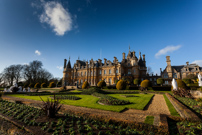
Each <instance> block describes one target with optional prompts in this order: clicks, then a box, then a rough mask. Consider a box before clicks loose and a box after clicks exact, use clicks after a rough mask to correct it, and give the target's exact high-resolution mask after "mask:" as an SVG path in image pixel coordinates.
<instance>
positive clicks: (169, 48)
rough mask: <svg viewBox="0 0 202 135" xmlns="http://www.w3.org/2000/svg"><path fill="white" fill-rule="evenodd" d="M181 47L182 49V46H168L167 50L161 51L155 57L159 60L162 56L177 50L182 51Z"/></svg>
mask: <svg viewBox="0 0 202 135" xmlns="http://www.w3.org/2000/svg"><path fill="white" fill-rule="evenodd" d="M181 47H182V46H181V45H177V46H173V45H170V46H166V47H165V48H163V49H161V50H159V51H158V52H157V53H156V54H155V57H156V58H159V57H160V56H161V55H166V54H167V53H169V52H173V51H176V50H178V49H180V48H181Z"/></svg>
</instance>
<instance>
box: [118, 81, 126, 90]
mask: <svg viewBox="0 0 202 135" xmlns="http://www.w3.org/2000/svg"><path fill="white" fill-rule="evenodd" d="M126 86H127V82H126V81H125V80H120V81H118V83H117V84H116V88H117V90H125V89H126Z"/></svg>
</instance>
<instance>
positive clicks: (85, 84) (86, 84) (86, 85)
mask: <svg viewBox="0 0 202 135" xmlns="http://www.w3.org/2000/svg"><path fill="white" fill-rule="evenodd" d="M88 87H89V83H88V82H87V81H85V82H84V83H83V85H82V89H87V88H88Z"/></svg>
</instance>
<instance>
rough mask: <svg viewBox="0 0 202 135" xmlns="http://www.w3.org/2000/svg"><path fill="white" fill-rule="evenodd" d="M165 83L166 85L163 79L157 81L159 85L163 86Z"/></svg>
mask: <svg viewBox="0 0 202 135" xmlns="http://www.w3.org/2000/svg"><path fill="white" fill-rule="evenodd" d="M163 83H164V79H163V78H158V79H157V84H159V85H161V86H162V85H163Z"/></svg>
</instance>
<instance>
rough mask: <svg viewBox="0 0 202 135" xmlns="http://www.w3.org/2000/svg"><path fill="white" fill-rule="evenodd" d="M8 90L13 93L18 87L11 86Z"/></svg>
mask: <svg viewBox="0 0 202 135" xmlns="http://www.w3.org/2000/svg"><path fill="white" fill-rule="evenodd" d="M10 90H11V91H12V92H13V93H15V92H17V91H18V90H19V89H18V87H11V88H10Z"/></svg>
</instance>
